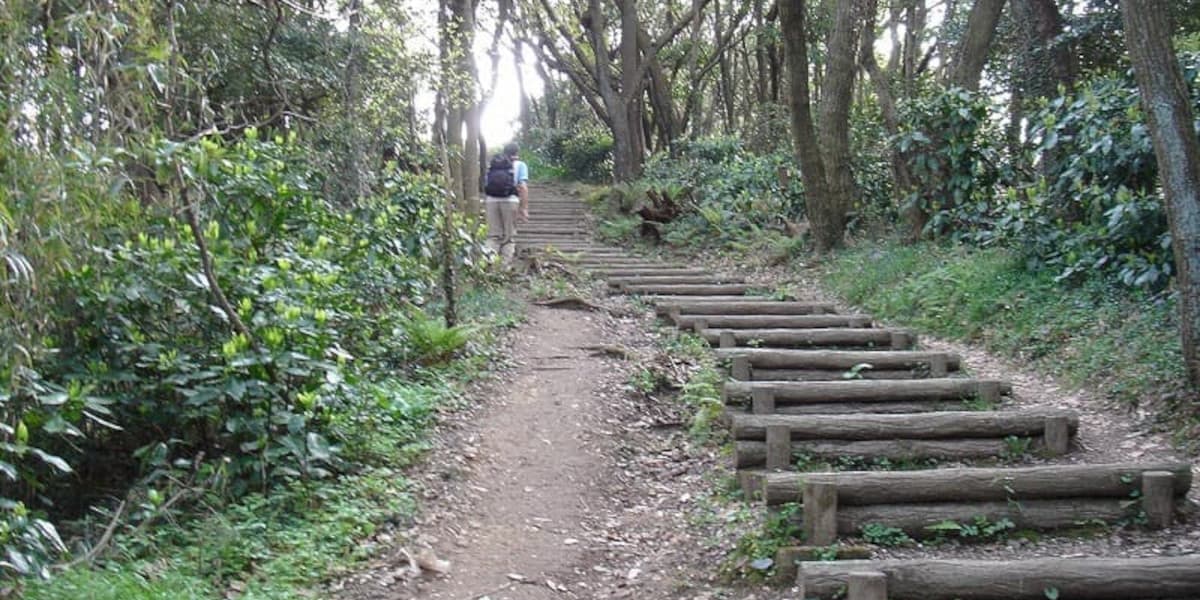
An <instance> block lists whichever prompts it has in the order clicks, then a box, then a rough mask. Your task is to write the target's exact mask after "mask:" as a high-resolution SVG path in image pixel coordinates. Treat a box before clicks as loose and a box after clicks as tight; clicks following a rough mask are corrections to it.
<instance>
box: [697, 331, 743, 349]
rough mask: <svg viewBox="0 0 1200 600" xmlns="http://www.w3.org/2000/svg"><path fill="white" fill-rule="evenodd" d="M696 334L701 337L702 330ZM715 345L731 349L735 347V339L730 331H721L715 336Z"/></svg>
mask: <svg viewBox="0 0 1200 600" xmlns="http://www.w3.org/2000/svg"><path fill="white" fill-rule="evenodd" d="M697 333H699V334H700V335H701V336H702V337H703V335H704V330H703V329H701V330H700V331H699V332H697ZM717 345H718V346H720V347H721V348H733V347H734V346H736V345H737V338H735V337H734V336H733V332H731V331H722V332H721V333H719V334H717Z"/></svg>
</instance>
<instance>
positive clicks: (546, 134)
mask: <svg viewBox="0 0 1200 600" xmlns="http://www.w3.org/2000/svg"><path fill="white" fill-rule="evenodd" d="M524 143H525V145H527V146H529V147H531V148H533V152H534V154H535V155H536V156H537V158H538V159H540V160H539V162H541V163H544V164H546V165H548V166H549V167H550V168H551V169H553V170H555V171H558V170H559V169H561V174H562V175H563V176H565V177H568V178H571V179H575V180H579V181H588V182H593V183H597V182H603V181H608V180H609V179H611V178H612V153H613V140H612V137H611V136H610V135H609V134H608V133H606V132H604V131H602V130H601V129H599V128H597V127H594V126H587V127H582V128H579V129H572V130H565V129H536V130H533V131H530V132H527V133H526V134H525V136H524Z"/></svg>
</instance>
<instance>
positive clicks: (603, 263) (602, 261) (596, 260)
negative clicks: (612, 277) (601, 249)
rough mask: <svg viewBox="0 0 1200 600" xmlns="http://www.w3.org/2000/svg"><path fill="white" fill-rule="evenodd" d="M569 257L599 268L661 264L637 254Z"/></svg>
mask: <svg viewBox="0 0 1200 600" xmlns="http://www.w3.org/2000/svg"><path fill="white" fill-rule="evenodd" d="M567 258H568V259H572V260H571V262H572V263H573V264H577V265H579V266H582V267H595V268H597V269H608V268H613V267H634V268H643V267H654V266H657V265H659V264H660V263H659V262H658V261H656V260H653V259H649V258H640V257H637V256H609V257H604V256H591V257H588V256H570V255H567Z"/></svg>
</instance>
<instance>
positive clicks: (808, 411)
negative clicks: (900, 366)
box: [726, 371, 967, 415]
mask: <svg viewBox="0 0 1200 600" xmlns="http://www.w3.org/2000/svg"><path fill="white" fill-rule="evenodd" d="M824 372H825V373H828V372H829V371H824ZM812 381H816V380H812ZM826 381H829V380H826ZM753 408H754V407H753V406H752V405H751V403H750V401H749V399H748V398H747V399H746V401H745V403H744V404H738V403H736V402H730V403H729V404H728V405H727V407H726V410H727V411H729V412H730V414H731V415H733V414H742V413H746V412H747V411H752V410H753ZM966 409H967V406H966V404H965V403H964V402H962V401H959V400H928V401H925V402H920V401H915V400H914V401H911V402H814V403H812V404H784V405H776V406H775V407H774V411H773V412H769V413H762V414H775V415H847V414H858V413H868V414H871V413H874V414H904V413H921V412H946V411H959V410H966Z"/></svg>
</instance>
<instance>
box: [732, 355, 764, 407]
mask: <svg viewBox="0 0 1200 600" xmlns="http://www.w3.org/2000/svg"><path fill="white" fill-rule="evenodd" d="M729 376H730V377H732V378H734V379H738V380H741V381H750V380H752V379H754V373H753V372H752V371H751V369H750V360H749V359H747V358H746V357H745V356H735V357H733V360H731V361H729ZM774 404H775V400H774V396H772V400H771V405H772V407H773V406H774ZM755 412H758V411H755Z"/></svg>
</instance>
